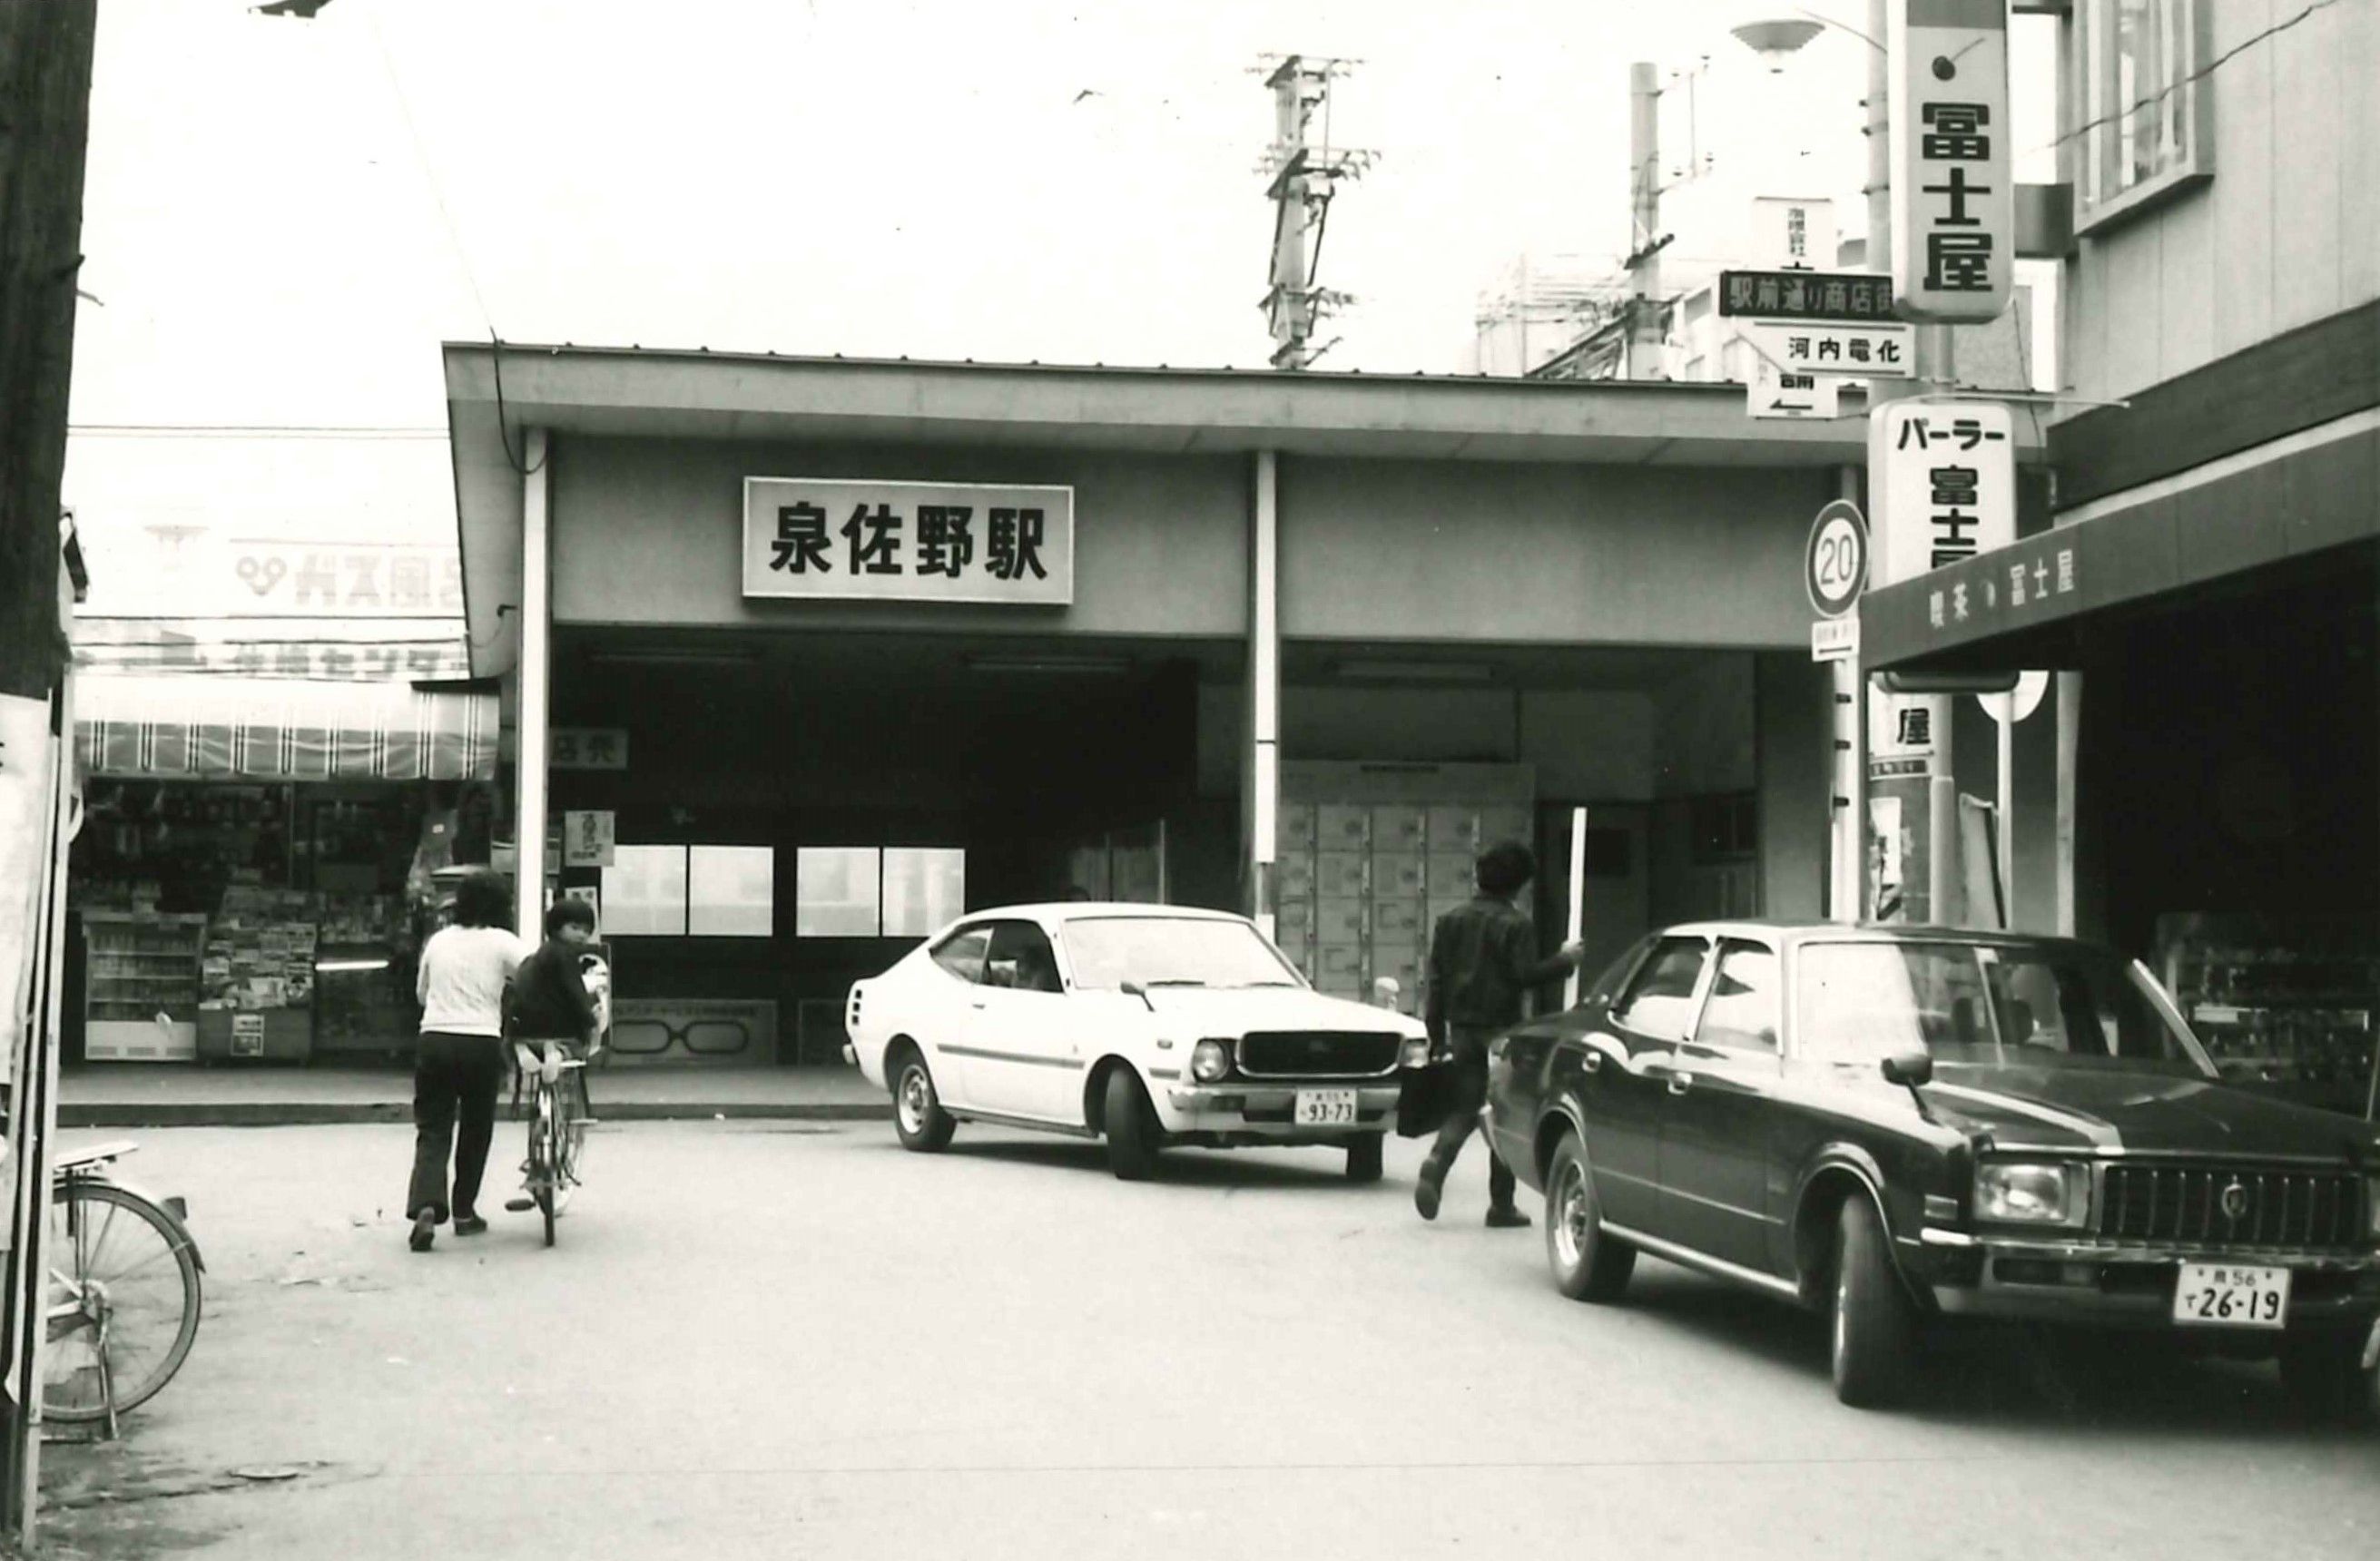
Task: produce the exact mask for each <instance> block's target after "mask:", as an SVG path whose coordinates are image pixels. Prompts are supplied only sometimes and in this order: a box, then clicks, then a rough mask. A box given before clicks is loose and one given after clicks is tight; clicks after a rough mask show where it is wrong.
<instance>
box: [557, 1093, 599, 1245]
mask: <svg viewBox="0 0 2380 1561" xmlns="http://www.w3.org/2000/svg"><path fill="white" fill-rule="evenodd" d="M553 1107H554V1120H555V1123H556V1131H555V1134H554V1150H555V1153H554V1168H555V1170H556V1172H557V1174H556V1175H555V1177H554V1179H553V1212H554V1213H555V1214H556V1215H560V1214H561V1213H562V1212H563V1210H565V1209H566V1208H568V1207H569V1206H570V1194H571V1192H573V1191H574V1190H575V1189H576V1188H577V1186H578V1182H579V1168H580V1167H582V1166H584V1165H585V1164H586V1163H587V1119H588V1118H589V1115H590V1114H591V1113H589V1111H588V1109H587V1086H586V1084H585V1083H583V1082H582V1080H581V1076H580V1071H579V1070H577V1069H576V1068H573V1069H570V1070H569V1071H566V1072H565V1073H564V1074H563V1075H562V1077H561V1079H560V1080H558V1081H557V1082H556V1083H555V1084H554V1086H553Z"/></svg>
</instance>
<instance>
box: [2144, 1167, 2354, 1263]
mask: <svg viewBox="0 0 2380 1561" xmlns="http://www.w3.org/2000/svg"><path fill="white" fill-rule="evenodd" d="M2106 1178H2107V1180H2106V1181H2105V1182H2104V1184H2103V1186H2102V1188H2101V1196H2100V1201H2099V1233H2100V1234H2101V1235H2103V1236H2108V1237H2113V1238H2115V1239H2117V1240H2129V1241H2204V1242H2208V1243H2211V1244H2214V1245H2218V1246H2234V1247H2300V1248H2307V1247H2348V1248H2352V1247H2356V1246H2360V1245H2361V1244H2362V1235H2363V1229H2364V1226H2363V1187H2362V1179H2361V1178H2359V1177H2357V1176H2355V1175H2354V1174H2352V1173H2350V1172H2343V1171H2274V1170H2253V1169H2230V1168H2225V1167H2221V1166H2125V1165H2112V1166H2109V1167H2107V1171H2106ZM2235 1183H2236V1184H2237V1185H2238V1186H2239V1188H2240V1194H2239V1195H2238V1196H2236V1197H2232V1198H2231V1199H2230V1200H2229V1201H2230V1203H2231V1204H2232V1207H2233V1209H2235V1210H2236V1211H2237V1213H2236V1214H2234V1213H2229V1212H2227V1211H2226V1209H2225V1207H2224V1204H2225V1201H2226V1195H2227V1194H2228V1193H2229V1192H2230V1190H2231V1188H2232V1186H2233V1185H2234V1184H2235Z"/></svg>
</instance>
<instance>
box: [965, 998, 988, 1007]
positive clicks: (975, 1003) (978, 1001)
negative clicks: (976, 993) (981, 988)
mask: <svg viewBox="0 0 2380 1561" xmlns="http://www.w3.org/2000/svg"><path fill="white" fill-rule="evenodd" d="M983 1006H984V1000H983V999H982V998H976V999H975V1001H973V1002H971V1003H969V1004H967V1007H969V1008H981V1007H983Z"/></svg>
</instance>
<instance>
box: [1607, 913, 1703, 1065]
mask: <svg viewBox="0 0 2380 1561" xmlns="http://www.w3.org/2000/svg"><path fill="white" fill-rule="evenodd" d="M1709 957H1710V946H1709V945H1708V944H1706V943H1705V942H1704V941H1703V940H1702V939H1701V938H1663V939H1661V941H1660V942H1659V943H1658V944H1656V945H1654V948H1653V952H1652V953H1651V954H1650V955H1649V956H1648V957H1647V958H1646V959H1645V963H1644V966H1643V968H1641V969H1640V970H1638V971H1637V972H1636V977H1635V979H1634V980H1633V981H1632V982H1630V983H1629V985H1628V993H1627V996H1625V997H1623V998H1621V999H1620V1002H1619V1005H1618V1006H1617V1007H1616V1008H1614V1009H1613V1010H1612V1014H1611V1021H1612V1023H1615V1024H1621V1025H1625V1026H1626V1027H1628V1028H1629V1029H1631V1030H1633V1031H1635V1032H1636V1033H1637V1034H1638V1035H1652V1036H1656V1037H1658V1038H1659V1039H1662V1040H1670V1041H1679V1040H1683V1039H1685V1035H1686V1026H1687V1024H1688V1023H1691V1022H1692V1021H1693V1019H1694V991H1695V989H1696V988H1697V987H1699V986H1701V985H1702V979H1703V963H1704V962H1705V961H1706V960H1707V959H1708V958H1709Z"/></svg>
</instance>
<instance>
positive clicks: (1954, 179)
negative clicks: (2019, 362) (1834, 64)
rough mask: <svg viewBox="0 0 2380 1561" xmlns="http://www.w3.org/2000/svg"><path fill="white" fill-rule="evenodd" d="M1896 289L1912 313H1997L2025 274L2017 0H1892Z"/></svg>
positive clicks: (1939, 319) (1935, 317) (1953, 317)
mask: <svg viewBox="0 0 2380 1561" xmlns="http://www.w3.org/2000/svg"><path fill="white" fill-rule="evenodd" d="M1886 36H1887V42H1888V47H1887V50H1886V52H1887V54H1888V55H1889V56H1890V59H1891V65H1890V71H1891V81H1892V100H1891V101H1892V110H1891V115H1890V118H1891V155H1892V292H1893V298H1894V301H1895V303H1896V304H1897V305H1898V307H1899V309H1900V314H1901V316H1902V317H1903V318H1904V319H1909V320H1920V321H1933V322H1936V323H1940V324H1949V323H1958V322H1969V323H1972V322H1975V321H1988V320H1997V319H1998V318H1999V317H2000V314H2001V312H2002V311H2003V310H2005V309H2007V308H2008V306H2009V298H2010V290H2011V288H2012V286H2013V285H2014V283H2015V276H2016V267H2015V240H2016V198H2015V183H2014V176H2013V175H2014V169H2013V164H2012V162H2011V159H2010V147H2009V130H2010V127H2009V111H2008V103H2009V89H2008V0H1891V11H1890V15H1889V17H1888V23H1887V30H1886Z"/></svg>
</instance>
